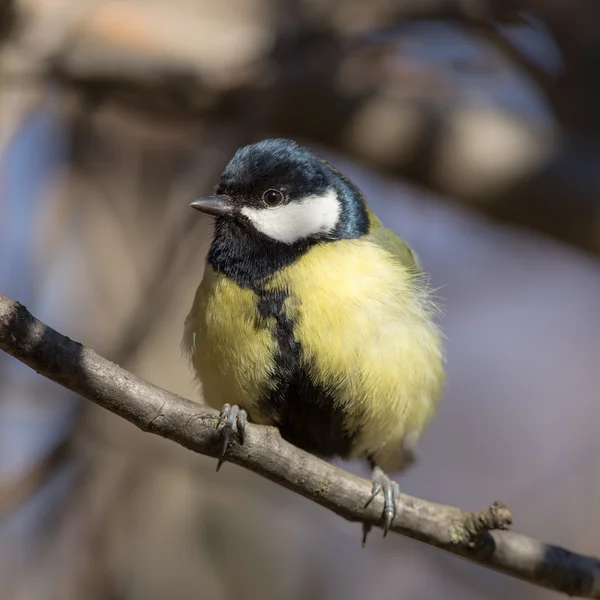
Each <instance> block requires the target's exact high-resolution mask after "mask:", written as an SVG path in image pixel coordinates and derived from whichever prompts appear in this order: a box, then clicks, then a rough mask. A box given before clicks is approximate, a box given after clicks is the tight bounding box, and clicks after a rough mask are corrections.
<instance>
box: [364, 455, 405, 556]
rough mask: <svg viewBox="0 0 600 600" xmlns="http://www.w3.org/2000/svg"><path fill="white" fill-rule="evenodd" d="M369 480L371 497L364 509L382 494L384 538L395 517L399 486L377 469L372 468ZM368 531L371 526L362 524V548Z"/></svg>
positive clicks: (398, 499)
mask: <svg viewBox="0 0 600 600" xmlns="http://www.w3.org/2000/svg"><path fill="white" fill-rule="evenodd" d="M371 480H372V482H373V488H372V491H371V495H370V496H369V499H368V500H367V502H366V504H365V508H367V506H369V504H371V502H373V500H374V499H375V498H376V497H377V496H378V494H379V493H381V492H383V513H382V515H381V519H382V521H383V537H385V536H386V535H387V533H388V531H389V529H390V527H391V525H392V521H393V520H394V517H395V516H396V510H397V508H398V503H399V501H400V486H399V485H398V483H397V482H395V481H393V480H392V479H390V478H389V477H388V476H387V475H386V474H385V473H384V472H383V471H382V470H381V469H380V468H379V467H374V468H373V473H372V475H371ZM369 531H371V525H368V524H366V523H363V540H362V545H363V548H364V547H365V544H366V543H367V535H368V534H369Z"/></svg>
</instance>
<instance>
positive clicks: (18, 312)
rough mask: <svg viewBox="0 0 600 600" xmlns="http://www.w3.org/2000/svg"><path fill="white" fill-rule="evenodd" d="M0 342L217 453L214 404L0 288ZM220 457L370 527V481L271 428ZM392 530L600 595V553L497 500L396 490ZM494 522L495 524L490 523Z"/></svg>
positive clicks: (86, 392)
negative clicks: (531, 532) (523, 524)
mask: <svg viewBox="0 0 600 600" xmlns="http://www.w3.org/2000/svg"><path fill="white" fill-rule="evenodd" d="M0 348H1V349H2V350H4V351H6V352H7V353H9V354H11V355H12V356H14V357H15V358H17V359H18V360H20V361H21V362H23V363H25V364H27V365H29V366H30V367H31V368H32V369H34V370H35V371H37V372H38V373H40V374H41V375H43V376H44V377H47V378H48V379H51V380H53V381H55V382H57V383H59V384H61V385H63V386H64V387H66V388H68V389H70V390H72V391H74V392H76V393H77V394H79V395H81V396H83V397H84V398H87V399H88V400H91V401H92V402H94V403H96V404H98V405H99V406H102V407H103V408H106V409H107V410H109V411H111V412H113V413H115V414H117V415H119V416H121V417H123V418H124V419H127V420H128V421H129V422H130V423H133V424H134V425H135V426H136V427H138V428H140V429H141V430H142V431H147V432H151V433H155V434H157V435H160V436H162V437H165V438H167V439H170V440H173V441H174V442H177V443H179V444H181V445H182V446H185V447H186V448H189V449H191V450H194V451H196V452H199V453H201V454H205V455H207V456H212V457H215V458H216V457H217V456H218V454H219V449H220V443H219V440H218V436H217V435H216V433H215V427H216V424H217V413H216V411H213V410H210V409H207V408H205V407H203V406H202V405H199V404H198V403H196V402H192V401H190V400H186V399H185V398H181V397H179V396H176V395H174V394H171V393H169V392H167V391H166V390H163V389H161V388H159V387H157V386H155V385H152V384H151V383H148V382H147V381H144V380H142V379H140V378H138V377H136V376H135V375H133V374H132V373H129V372H127V371H125V370H124V369H122V368H121V367H119V366H118V365H115V364H114V363H112V362H110V361H108V360H106V359H104V358H102V357H101V356H99V355H98V354H96V353H95V352H94V351H93V350H91V349H89V348H86V347H84V346H82V345H81V344H79V343H77V342H74V341H73V340H71V339H69V338H67V337H65V336H63V335H61V334H60V333H58V332H57V331H55V330H54V329H52V328H50V327H48V326H47V325H44V324H43V323H42V322H40V321H38V320H37V319H36V318H35V317H34V316H32V315H31V313H30V312H29V311H28V310H27V309H26V308H25V307H24V306H22V305H21V304H19V303H18V302H15V301H13V300H10V299H9V298H6V297H5V296H3V295H1V294H0ZM227 459H228V460H229V461H231V462H233V463H235V464H238V465H240V466H242V467H244V468H246V469H249V470H251V471H254V472H255V473H258V474H259V475H262V476H263V477H266V478H267V479H270V480H271V481H274V482H276V483H278V484H280V485H282V486H284V487H286V488H288V489H290V490H292V491H294V492H296V493H298V494H301V495H302V496H304V497H305V498H309V499H310V500H313V501H314V502H316V503H318V504H320V505H321V506H324V507H325V508H328V509H329V510H332V511H333V512H335V513H336V514H338V515H340V516H341V517H344V518H345V519H348V520H349V521H361V522H366V523H369V524H371V525H374V526H377V525H379V522H380V516H381V510H382V505H381V500H380V499H377V501H375V502H373V503H372V504H371V505H370V506H369V507H368V508H363V506H364V504H365V502H366V500H367V498H368V497H369V495H370V490H371V486H370V484H369V483H368V482H367V481H365V480H364V479H361V478H359V477H356V476H355V475H352V474H350V473H347V472H345V471H343V470H342V469H340V468H338V467H335V466H333V465H330V464H328V463H326V462H324V461H322V460H320V459H318V458H316V457H315V456H312V455H311V454H308V453H306V452H303V451H302V450H299V449H298V448H296V447H294V446H292V445H291V444H288V443H287V442H285V441H284V440H283V439H282V438H281V436H280V435H279V432H278V431H277V429H276V428H274V427H259V426H253V425H249V426H248V434H247V438H246V442H245V444H244V446H240V445H239V444H237V443H234V444H233V445H232V446H231V447H230V449H229V451H228V455H227ZM400 506H401V509H400V510H399V511H398V514H397V515H396V518H395V519H394V522H393V523H392V531H394V532H396V533H399V534H402V535H406V536H408V537H411V538H413V539H416V540H419V541H422V542H425V543H427V544H430V545H432V546H436V547H437V548H440V549H442V550H446V551H448V552H451V553H452V554H456V555H458V556H461V557H464V558H467V559H469V560H471V561H472V562H475V563H478V564H480V565H484V566H487V567H490V568H492V569H495V570H497V571H501V572H503V573H506V574H507V575H512V576H513V577H517V578H519V579H522V580H525V581H528V582H530V583H534V584H537V585H540V586H543V587H546V588H549V589H553V590H558V591H561V592H564V593H566V594H569V595H571V596H580V597H584V598H600V561H598V560H597V559H595V558H592V557H587V556H583V555H579V554H576V553H574V552H570V551H569V550H565V549H563V548H560V547H557V546H550V545H547V544H544V543H542V542H539V541H537V540H534V539H531V538H528V537H526V536H524V535H519V534H516V533H510V532H507V531H498V529H506V528H508V526H509V525H510V524H511V522H512V515H511V513H510V511H509V510H508V509H507V508H506V507H504V506H503V505H502V504H501V503H494V504H493V505H492V506H491V507H490V508H488V509H486V510H484V511H481V512H476V513H470V512H466V511H463V510H460V509H458V508H454V507H451V506H443V505H441V504H434V503H432V502H427V501H425V500H420V499H418V498H413V497H411V496H407V495H405V494H402V496H401V501H400ZM492 529H495V530H496V531H490V530H492Z"/></svg>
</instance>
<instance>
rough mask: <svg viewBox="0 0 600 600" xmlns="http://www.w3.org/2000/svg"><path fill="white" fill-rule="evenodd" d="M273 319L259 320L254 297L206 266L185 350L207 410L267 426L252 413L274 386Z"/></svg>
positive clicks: (187, 328)
mask: <svg viewBox="0 0 600 600" xmlns="http://www.w3.org/2000/svg"><path fill="white" fill-rule="evenodd" d="M274 326H275V323H274V319H269V320H267V319H263V318H262V317H261V316H260V314H259V312H258V309H257V305H256V296H255V294H254V293H253V292H252V291H251V290H248V289H245V288H242V287H240V286H238V285H237V284H236V283H234V282H233V281H231V280H229V279H227V278H226V277H224V276H223V275H220V274H217V273H215V272H214V271H213V270H212V269H211V267H210V266H209V265H207V267H206V270H205V273H204V277H203V279H202V283H201V284H200V286H199V287H198V290H197V292H196V297H195V298H194V304H193V306H192V310H191V311H190V314H189V315H188V317H187V319H186V322H185V330H184V337H183V343H182V345H183V347H184V350H185V352H186V354H187V355H188V356H189V358H190V360H191V361H192V364H193V366H194V368H195V369H196V373H197V375H198V377H199V379H200V381H201V383H202V392H203V396H204V399H205V401H206V402H207V404H209V405H210V406H212V407H213V408H216V409H220V408H221V407H222V406H223V404H225V403H229V404H237V405H238V406H240V407H242V408H245V409H246V411H248V415H249V416H250V419H251V420H252V421H253V422H255V423H259V424H261V423H268V420H265V419H263V418H262V417H261V415H260V414H259V413H258V411H257V409H256V403H257V401H258V399H259V398H260V397H261V395H262V394H263V393H264V392H266V391H268V390H269V389H270V388H271V387H272V386H273V385H274V381H273V379H272V374H273V371H274V356H275V352H276V350H277V342H276V340H275V338H274V336H273V335H272V331H273V329H274Z"/></svg>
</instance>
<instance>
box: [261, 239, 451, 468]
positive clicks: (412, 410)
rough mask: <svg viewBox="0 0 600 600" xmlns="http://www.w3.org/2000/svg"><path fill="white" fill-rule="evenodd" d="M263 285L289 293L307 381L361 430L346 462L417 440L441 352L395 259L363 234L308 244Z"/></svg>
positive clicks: (438, 380) (435, 392)
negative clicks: (306, 365)
mask: <svg viewBox="0 0 600 600" xmlns="http://www.w3.org/2000/svg"><path fill="white" fill-rule="evenodd" d="M268 287H270V288H272V289H283V290H287V291H288V293H289V299H288V301H287V302H286V309H287V311H288V313H290V314H291V315H292V318H293V320H294V321H295V329H294V331H295V335H296V339H297V341H299V342H300V344H301V347H302V351H303V355H304V357H305V360H306V361H307V362H308V363H309V364H310V365H311V366H312V375H313V378H314V379H315V382H316V383H317V384H320V385H323V386H325V387H326V388H328V389H331V390H333V391H334V396H335V398H336V401H337V402H338V404H339V405H340V406H341V407H342V408H343V410H344V411H345V413H346V415H347V423H348V426H349V428H350V429H351V430H355V431H356V430H360V432H361V433H360V435H359V437H358V440H357V443H356V445H355V447H354V450H353V454H354V455H361V454H364V453H372V454H378V453H380V454H381V453H385V454H390V453H392V454H393V452H394V451H395V449H396V447H397V446H398V444H399V443H400V442H401V441H402V440H403V439H405V437H406V436H408V435H410V436H412V437H413V438H417V437H418V436H419V435H420V433H421V431H422V430H423V428H424V426H425V424H426V423H427V421H428V420H429V419H430V417H431V416H432V415H433V413H434V411H435V408H436V406H437V403H438V399H439V396H440V393H441V389H442V386H443V383H444V372H443V357H442V345H441V336H440V333H439V331H438V329H437V328H436V326H435V325H434V323H433V321H432V313H433V305H432V304H431V302H430V301H429V298H428V293H427V290H426V288H425V287H424V285H423V284H422V282H420V281H419V280H418V279H417V278H415V275H414V274H413V273H411V272H410V271H409V270H408V269H407V268H406V267H405V266H404V265H403V264H402V262H400V261H399V260H397V259H396V258H394V256H393V255H392V254H390V253H388V252H387V251H386V250H384V249H383V248H381V247H380V246H379V245H378V244H376V243H374V242H373V241H372V240H370V239H369V238H368V237H367V238H361V239H359V240H342V241H339V242H335V243H333V244H324V245H320V246H317V247H315V248H314V249H312V250H311V251H310V252H308V253H307V255H306V256H305V257H303V258H302V259H301V260H299V261H298V262H296V263H295V264H293V265H292V266H290V267H288V268H287V269H284V270H282V271H281V272H279V273H278V274H276V275H275V276H274V277H273V279H272V281H271V282H270V284H269V286H268ZM387 462H388V463H389V461H387ZM392 462H393V461H392ZM392 468H393V465H392Z"/></svg>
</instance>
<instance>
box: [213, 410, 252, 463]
mask: <svg viewBox="0 0 600 600" xmlns="http://www.w3.org/2000/svg"><path fill="white" fill-rule="evenodd" d="M247 419H248V413H247V412H246V411H245V410H244V409H243V408H240V407H239V406H238V405H237V404H234V405H233V406H231V405H230V404H224V405H223V408H222V409H221V414H220V415H219V421H218V422H217V428H219V427H220V426H221V425H223V428H222V429H221V438H222V440H223V450H222V452H221V457H220V458H219V462H218V463H217V471H218V470H219V469H220V468H221V465H222V464H223V462H224V458H223V457H224V456H225V453H226V452H227V445H228V444H229V438H230V437H231V430H232V429H233V426H234V424H235V425H236V428H237V432H238V436H239V439H240V444H243V443H244V440H245V439H246V421H247Z"/></svg>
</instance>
